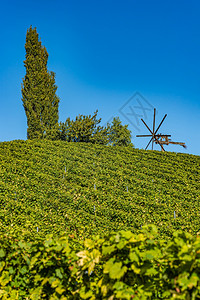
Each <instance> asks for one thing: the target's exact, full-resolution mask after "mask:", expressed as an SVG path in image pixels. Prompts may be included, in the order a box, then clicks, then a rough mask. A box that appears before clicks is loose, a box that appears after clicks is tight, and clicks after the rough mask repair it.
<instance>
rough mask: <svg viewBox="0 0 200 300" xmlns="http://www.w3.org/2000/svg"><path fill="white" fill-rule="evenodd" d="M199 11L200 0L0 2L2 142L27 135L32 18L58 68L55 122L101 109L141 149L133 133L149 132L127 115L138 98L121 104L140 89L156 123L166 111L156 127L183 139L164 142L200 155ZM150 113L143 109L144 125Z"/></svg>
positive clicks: (105, 118) (50, 63) (54, 67)
mask: <svg viewBox="0 0 200 300" xmlns="http://www.w3.org/2000/svg"><path fill="white" fill-rule="evenodd" d="M199 15H200V1H198V0H196V1H194V0H190V1H188V0H187V1H184V0H179V1H175V0H173V1H172V0H168V1H160V0H157V1H155V0H151V1H149V0H125V1H114V0H113V1H111V0H101V1H94V0H93V1H92V0H88V1H87V0H86V1H80V0H79V1H76V0H75V1H64V0H63V1H61V0H56V1H55V0H48V1H47V0H34V1H33V0H31V1H30V0H29V1H23V0H18V1H9V0H8V1H1V3H0V28H1V46H0V100H1V110H0V128H1V131H0V141H9V140H14V139H26V129H27V125H26V116H25V113H24V109H23V106H22V101H21V83H22V78H23V77H24V75H25V68H24V65H23V61H24V59H25V49H24V44H25V38H26V31H27V29H28V28H29V27H30V25H32V26H33V27H37V31H38V33H39V36H40V38H41V41H42V44H43V45H44V46H45V47H46V48H47V51H48V53H49V60H48V68H49V70H51V71H54V72H55V73H56V84H57V86H58V90H57V94H58V96H59V97H60V107H59V117H60V121H65V119H66V118H67V117H71V118H74V117H75V116H76V115H78V114H92V113H93V112H94V111H95V110H96V109H98V110H99V117H101V118H102V123H103V124H105V123H106V122H107V121H108V120H110V118H112V117H113V116H119V117H120V119H121V120H122V122H123V124H129V129H131V131H132V137H133V138H132V141H133V143H134V145H135V146H136V147H137V148H144V147H145V146H146V144H147V143H148V140H145V139H144V140H143V139H139V138H136V137H135V135H136V134H143V133H144V134H145V133H147V131H146V129H145V127H144V125H143V124H142V123H141V122H140V123H139V127H138V126H137V127H138V129H139V130H140V132H139V130H138V129H136V127H134V125H136V123H137V122H136V121H137V120H136V119H134V117H133V115H132V116H131V115H128V110H129V113H130V109H131V107H132V109H134V112H135V113H137V114H139V112H140V110H139V109H138V108H134V106H138V105H139V102H137V101H138V100H137V99H138V98H137V97H135V98H134V97H133V99H132V100H130V102H128V103H127V106H126V107H125V108H126V109H127V110H126V111H124V114H122V113H121V111H120V108H122V107H123V105H124V104H126V102H127V101H128V100H129V99H130V98H131V97H132V96H133V95H134V94H135V93H136V92H139V93H140V94H141V95H142V96H143V97H144V98H145V99H146V100H147V101H148V103H149V104H148V105H147V106H148V107H149V108H150V107H151V108H152V107H155V108H156V109H157V112H158V113H157V119H156V121H157V123H158V122H159V121H160V120H161V119H162V117H163V116H164V114H165V113H167V114H168V116H167V118H166V120H165V122H164V123H163V126H162V127H161V130H160V131H159V133H160V132H161V133H167V134H171V135H172V139H173V140H174V141H184V142H185V143H186V144H187V146H188V148H187V149H186V150H184V149H183V148H182V147H180V146H168V148H167V147H166V149H168V150H170V151H175V152H184V153H191V154H196V155H200V18H199ZM136 98H137V99H136ZM142 99H143V98H141V99H139V101H140V103H141V101H142ZM134 101H135V102H134ZM143 104H144V103H143ZM147 106H146V107H147ZM141 112H142V111H141ZM152 115H153V112H152V110H151V111H149V112H148V116H147V115H146V117H145V116H144V114H143V115H142V116H143V118H144V119H145V120H146V122H147V123H148V125H150V124H151V123H152ZM131 118H132V119H131ZM156 149H159V148H158V147H157V148H156Z"/></svg>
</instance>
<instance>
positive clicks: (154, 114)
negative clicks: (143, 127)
mask: <svg viewBox="0 0 200 300" xmlns="http://www.w3.org/2000/svg"><path fill="white" fill-rule="evenodd" d="M155 118H156V109H155V108H154V113H153V136H154V131H155ZM153 142H154V139H153V140H152V146H151V149H152V150H153Z"/></svg>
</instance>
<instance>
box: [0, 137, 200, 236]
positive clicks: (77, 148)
mask: <svg viewBox="0 0 200 300" xmlns="http://www.w3.org/2000/svg"><path fill="white" fill-rule="evenodd" d="M199 200H200V157H199V156H194V155H188V154H181V153H171V152H164V153H163V152H158V151H144V150H138V149H132V148H130V147H119V146H116V147H111V146H100V145H92V144H87V143H66V142H62V141H58V142H57V141H56V142H52V141H30V140H28V141H20V140H17V141H12V142H3V143H1V144H0V225H1V229H0V232H1V233H7V232H12V233H13V232H15V234H16V235H19V236H23V235H24V236H29V237H35V236H41V237H44V236H45V235H46V234H48V233H55V234H60V232H63V231H64V232H68V233H76V234H77V235H79V236H82V235H84V236H85V235H90V234H96V233H98V234H104V233H108V232H110V231H113V230H114V231H116V230H121V229H129V230H131V231H138V230H139V229H140V228H141V227H142V226H143V225H145V224H149V223H153V224H156V225H157V226H158V227H159V231H160V233H161V234H167V235H170V234H171V232H172V230H173V229H174V228H175V229H183V230H185V231H189V232H191V233H192V234H195V233H197V232H198V231H199V230H200V219H199Z"/></svg>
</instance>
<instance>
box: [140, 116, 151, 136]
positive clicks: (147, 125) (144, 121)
mask: <svg viewBox="0 0 200 300" xmlns="http://www.w3.org/2000/svg"><path fill="white" fill-rule="evenodd" d="M141 120H142V122H143V123H144V125H145V126H146V127H147V129H148V130H149V131H150V132H151V134H153V132H152V131H151V129H150V128H149V126H148V125H147V124H146V123H145V121H144V120H143V119H141Z"/></svg>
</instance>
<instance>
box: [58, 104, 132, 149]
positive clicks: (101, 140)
mask: <svg viewBox="0 0 200 300" xmlns="http://www.w3.org/2000/svg"><path fill="white" fill-rule="evenodd" d="M97 113H98V110H97V111H96V112H94V115H93V116H91V115H89V116H84V115H79V116H77V117H76V119H75V120H70V118H68V119H67V120H66V122H65V123H62V122H61V123H60V127H59V139H60V140H64V141H68V142H84V143H93V144H100V145H113V146H129V145H130V146H133V145H132V143H131V131H130V130H128V125H122V124H121V121H120V119H119V118H114V119H113V121H112V124H111V125H110V124H107V126H106V127H103V126H100V125H99V123H100V122H101V118H100V119H97Z"/></svg>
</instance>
